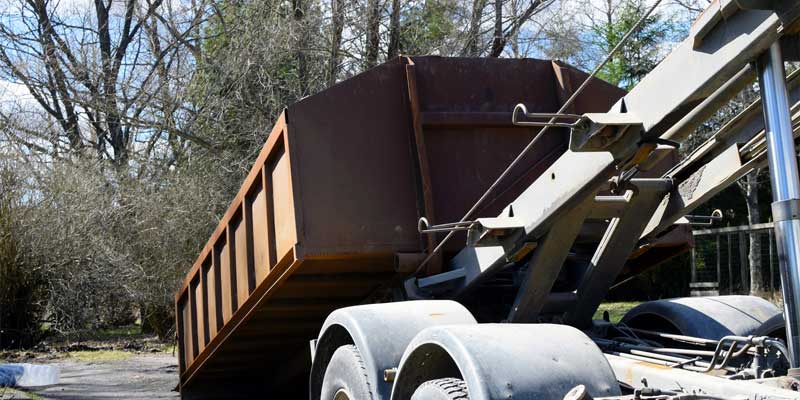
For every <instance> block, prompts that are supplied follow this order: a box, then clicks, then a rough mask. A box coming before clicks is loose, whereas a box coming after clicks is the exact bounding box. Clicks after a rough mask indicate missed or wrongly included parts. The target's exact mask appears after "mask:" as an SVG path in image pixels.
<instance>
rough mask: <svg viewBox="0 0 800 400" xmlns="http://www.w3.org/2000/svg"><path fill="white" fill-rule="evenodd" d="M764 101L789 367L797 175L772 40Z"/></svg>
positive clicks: (799, 326)
mask: <svg viewBox="0 0 800 400" xmlns="http://www.w3.org/2000/svg"><path fill="white" fill-rule="evenodd" d="M758 74H759V82H760V84H759V86H760V87H761V98H762V101H763V104H764V122H765V127H766V134H767V153H768V154H767V155H768V157H769V171H770V181H771V184H772V199H773V202H772V218H773V221H774V222H775V241H776V242H777V249H778V265H779V268H780V271H781V287H782V290H783V299H784V312H783V314H784V317H785V318H786V337H787V339H788V342H789V343H788V344H789V352H790V353H792V354H791V359H792V362H791V365H792V368H797V367H798V366H800V336H798V335H800V315H798V312H800V212H799V211H800V178H799V177H798V171H797V153H796V151H795V146H794V138H793V136H792V121H791V116H790V114H789V100H788V95H787V92H786V73H785V71H784V67H783V55H782V54H781V47H780V44H779V43H777V42H776V43H773V44H772V46H771V47H770V49H769V51H767V52H766V53H765V54H763V55H762V56H761V58H760V59H759V62H758Z"/></svg>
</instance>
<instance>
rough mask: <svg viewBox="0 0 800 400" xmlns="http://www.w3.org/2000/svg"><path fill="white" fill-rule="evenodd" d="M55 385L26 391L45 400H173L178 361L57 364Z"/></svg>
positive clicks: (152, 358)
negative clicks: (59, 376) (58, 367)
mask: <svg viewBox="0 0 800 400" xmlns="http://www.w3.org/2000/svg"><path fill="white" fill-rule="evenodd" d="M54 364H55V365H59V366H60V367H61V381H60V382H59V384H58V385H54V386H50V387H46V388H39V389H36V390H30V389H29V391H30V392H32V393H35V394H37V395H39V396H42V397H44V398H45V399H53V400H67V399H69V400H83V399H87V400H88V399H91V400H95V399H131V400H139V399H177V398H178V393H177V392H173V391H172V389H173V388H175V386H176V385H177V384H178V360H177V359H176V358H175V357H172V356H171V355H168V354H163V353H157V354H142V355H134V356H132V357H129V358H125V359H122V360H114V361H103V362H91V363H89V362H75V361H58V362H55V363H54Z"/></svg>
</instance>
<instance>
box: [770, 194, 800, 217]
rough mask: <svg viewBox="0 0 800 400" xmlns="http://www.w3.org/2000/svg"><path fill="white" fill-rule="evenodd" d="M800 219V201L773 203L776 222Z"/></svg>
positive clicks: (791, 200) (773, 215)
mask: <svg viewBox="0 0 800 400" xmlns="http://www.w3.org/2000/svg"><path fill="white" fill-rule="evenodd" d="M790 219H800V199H789V200H781V201H776V202H773V203H772V220H773V221H774V222H780V221H788V220H790Z"/></svg>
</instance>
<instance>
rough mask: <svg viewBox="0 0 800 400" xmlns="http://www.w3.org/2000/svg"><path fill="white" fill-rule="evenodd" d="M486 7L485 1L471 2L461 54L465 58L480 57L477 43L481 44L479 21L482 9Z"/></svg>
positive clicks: (475, 0)
mask: <svg viewBox="0 0 800 400" xmlns="http://www.w3.org/2000/svg"><path fill="white" fill-rule="evenodd" d="M485 7H486V0H473V2H472V15H471V16H470V18H469V31H468V32H467V44H466V46H464V51H463V52H462V54H463V55H464V56H466V57H477V56H478V55H480V53H479V52H480V49H478V43H480V42H481V37H480V36H481V29H480V28H481V20H482V19H483V9H484V8H485Z"/></svg>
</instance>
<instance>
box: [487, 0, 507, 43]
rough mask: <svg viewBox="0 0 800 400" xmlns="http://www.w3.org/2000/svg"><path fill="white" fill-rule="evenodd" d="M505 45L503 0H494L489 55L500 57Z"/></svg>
mask: <svg viewBox="0 0 800 400" xmlns="http://www.w3.org/2000/svg"><path fill="white" fill-rule="evenodd" d="M505 46H506V41H505V37H504V36H503V0H494V38H493V39H492V50H491V51H490V52H489V56H491V57H500V55H501V54H503V48H505Z"/></svg>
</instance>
